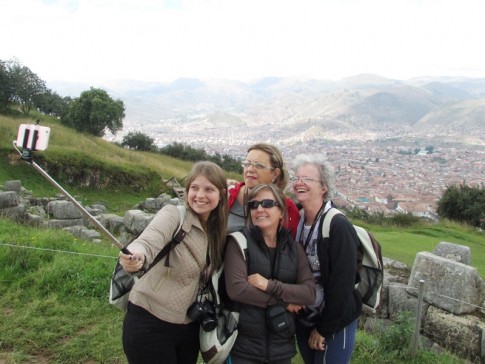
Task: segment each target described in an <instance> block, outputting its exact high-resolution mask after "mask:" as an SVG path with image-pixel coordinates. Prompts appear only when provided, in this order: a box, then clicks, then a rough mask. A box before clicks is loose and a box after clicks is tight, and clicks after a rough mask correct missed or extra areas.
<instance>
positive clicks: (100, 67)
mask: <svg viewBox="0 0 485 364" xmlns="http://www.w3.org/2000/svg"><path fill="white" fill-rule="evenodd" d="M0 3H1V5H2V13H3V14H4V16H3V17H2V22H1V23H0V32H1V34H3V37H2V46H1V47H0V59H3V60H6V59H10V58H12V57H17V58H18V59H19V60H20V61H21V62H22V63H23V64H25V65H26V66H28V67H29V68H30V69H31V70H32V71H34V72H35V73H37V74H38V75H39V76H40V77H41V78H42V79H45V80H47V81H49V80H65V81H80V82H88V83H89V82H91V83H96V82H101V81H103V80H109V79H115V78H131V79H138V80H153V81H170V80H173V79H176V78H178V77H199V78H229V79H241V80H248V79H252V78H255V77H262V76H272V75H275V76H302V77H315V78H328V79H338V78H342V77H346V76H352V75H355V74H358V73H376V74H380V75H382V76H386V77H393V78H400V79H406V78H410V77H416V76H424V75H465V76H474V77H485V51H484V47H482V46H481V43H482V39H481V37H482V35H483V33H484V30H485V29H484V26H483V25H482V21H481V15H482V14H484V13H485V2H483V1H482V0H463V1H461V2H457V1H455V0H393V1H389V0H300V1H294V0H245V1H239V0H181V1H177V0H169V1H164V2H162V1H160V0H100V1H99V0H98V1H97V0H71V1H70V0H59V1H43V2H41V1H35V0H16V1H9V0H0Z"/></svg>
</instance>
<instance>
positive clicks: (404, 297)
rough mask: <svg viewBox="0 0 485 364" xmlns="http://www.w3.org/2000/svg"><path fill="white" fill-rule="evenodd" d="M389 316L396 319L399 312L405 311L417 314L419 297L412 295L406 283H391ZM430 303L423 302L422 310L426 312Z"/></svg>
mask: <svg viewBox="0 0 485 364" xmlns="http://www.w3.org/2000/svg"><path fill="white" fill-rule="evenodd" d="M388 289H389V303H388V305H389V307H388V311H389V318H390V319H391V320H395V319H396V318H397V316H398V315H399V313H401V312H403V311H409V312H413V313H414V314H416V312H417V307H418V299H417V298H416V297H415V296H413V295H410V294H409V293H408V292H407V291H406V285H404V284H392V285H389V287H388ZM428 306H429V304H427V303H426V302H423V306H422V309H423V310H422V312H423V313H424V312H426V310H427V309H428Z"/></svg>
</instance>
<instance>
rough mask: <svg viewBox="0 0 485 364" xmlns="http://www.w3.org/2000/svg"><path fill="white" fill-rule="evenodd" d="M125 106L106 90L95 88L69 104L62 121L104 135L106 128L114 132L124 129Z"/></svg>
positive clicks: (78, 128)
mask: <svg viewBox="0 0 485 364" xmlns="http://www.w3.org/2000/svg"><path fill="white" fill-rule="evenodd" d="M124 117H125V106H124V104H123V101H121V100H113V99H112V98H111V97H110V96H109V95H108V93H107V92H106V91H104V90H102V89H99V88H93V87H91V89H90V90H89V91H84V92H82V93H81V96H80V97H79V98H77V99H74V101H72V102H71V103H70V104H69V108H68V110H67V113H66V115H64V116H63V117H62V118H61V123H63V124H64V125H67V126H69V127H71V128H74V129H76V130H77V131H80V132H83V133H88V134H92V135H95V136H99V137H101V136H103V135H104V133H105V130H106V129H109V131H111V132H112V133H113V134H115V133H116V132H117V131H118V130H121V129H123V118H124Z"/></svg>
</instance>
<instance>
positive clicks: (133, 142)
mask: <svg viewBox="0 0 485 364" xmlns="http://www.w3.org/2000/svg"><path fill="white" fill-rule="evenodd" d="M121 145H122V146H123V147H127V148H129V149H133V150H144V151H150V150H156V149H157V147H156V145H155V140H154V139H153V138H150V137H149V136H148V135H146V134H143V133H142V132H140V131H136V132H129V133H128V134H127V135H125V136H124V137H123V141H122V142H121Z"/></svg>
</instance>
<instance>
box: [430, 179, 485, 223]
mask: <svg viewBox="0 0 485 364" xmlns="http://www.w3.org/2000/svg"><path fill="white" fill-rule="evenodd" d="M437 212H438V215H439V216H440V217H444V218H447V219H450V220H455V221H459V222H464V223H467V224H470V225H472V226H477V227H482V228H484V227H485V187H484V186H483V185H482V186H481V187H479V186H477V187H472V186H469V185H467V184H466V183H462V184H461V185H456V184H454V185H451V186H448V187H447V188H446V190H445V192H444V193H443V195H442V196H441V198H440V200H439V201H438V209H437Z"/></svg>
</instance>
